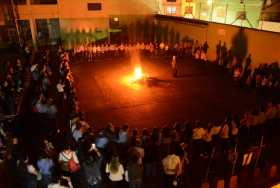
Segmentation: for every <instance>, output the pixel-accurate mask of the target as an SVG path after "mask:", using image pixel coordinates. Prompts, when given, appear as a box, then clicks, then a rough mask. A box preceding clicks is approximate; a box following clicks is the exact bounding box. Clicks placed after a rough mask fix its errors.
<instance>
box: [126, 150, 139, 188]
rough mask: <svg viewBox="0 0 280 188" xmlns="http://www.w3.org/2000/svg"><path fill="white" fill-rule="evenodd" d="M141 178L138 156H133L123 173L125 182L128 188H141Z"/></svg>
mask: <svg viewBox="0 0 280 188" xmlns="http://www.w3.org/2000/svg"><path fill="white" fill-rule="evenodd" d="M142 176H143V165H142V164H140V163H139V158H138V155H134V156H133V157H132V159H131V161H129V163H128V166H127V170H126V171H125V177H126V181H127V182H128V183H129V188H141V185H142Z"/></svg>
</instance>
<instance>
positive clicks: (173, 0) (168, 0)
mask: <svg viewBox="0 0 280 188" xmlns="http://www.w3.org/2000/svg"><path fill="white" fill-rule="evenodd" d="M166 1H167V2H176V0H166Z"/></svg>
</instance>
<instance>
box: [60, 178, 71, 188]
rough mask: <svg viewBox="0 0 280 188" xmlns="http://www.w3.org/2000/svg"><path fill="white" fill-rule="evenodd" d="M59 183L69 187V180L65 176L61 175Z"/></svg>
mask: <svg viewBox="0 0 280 188" xmlns="http://www.w3.org/2000/svg"><path fill="white" fill-rule="evenodd" d="M59 184H60V185H62V186H65V187H69V184H68V180H67V179H66V178H65V177H63V176H61V177H60V180H59Z"/></svg>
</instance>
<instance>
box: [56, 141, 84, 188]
mask: <svg viewBox="0 0 280 188" xmlns="http://www.w3.org/2000/svg"><path fill="white" fill-rule="evenodd" d="M70 160H73V162H75V163H76V167H75V168H76V169H75V171H73V169H70V168H69V167H70V166H73V165H69V162H70ZM58 162H59V164H60V167H61V171H62V175H64V176H66V177H70V178H71V181H72V183H73V187H78V185H79V178H78V177H79V171H80V170H79V168H78V167H79V160H78V157H77V155H76V152H75V151H72V150H71V149H70V145H66V146H65V147H64V150H63V151H61V152H60V153H59V157H58Z"/></svg>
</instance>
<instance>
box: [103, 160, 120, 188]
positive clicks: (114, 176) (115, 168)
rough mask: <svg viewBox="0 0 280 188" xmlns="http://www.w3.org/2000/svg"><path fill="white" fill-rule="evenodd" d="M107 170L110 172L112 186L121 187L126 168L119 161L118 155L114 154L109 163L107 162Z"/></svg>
mask: <svg viewBox="0 0 280 188" xmlns="http://www.w3.org/2000/svg"><path fill="white" fill-rule="evenodd" d="M105 171H106V173H107V174H109V179H110V181H111V187H112V188H121V187H122V185H121V183H122V181H123V175H124V168H123V165H122V164H121V163H120V161H119V157H118V156H113V157H112V159H111V160H110V162H109V163H107V164H106V168H105Z"/></svg>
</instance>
